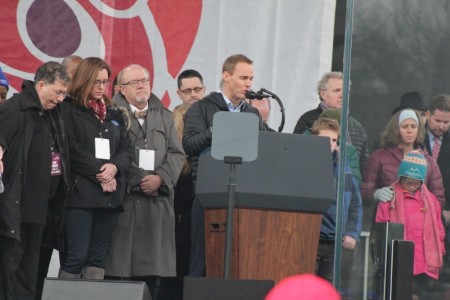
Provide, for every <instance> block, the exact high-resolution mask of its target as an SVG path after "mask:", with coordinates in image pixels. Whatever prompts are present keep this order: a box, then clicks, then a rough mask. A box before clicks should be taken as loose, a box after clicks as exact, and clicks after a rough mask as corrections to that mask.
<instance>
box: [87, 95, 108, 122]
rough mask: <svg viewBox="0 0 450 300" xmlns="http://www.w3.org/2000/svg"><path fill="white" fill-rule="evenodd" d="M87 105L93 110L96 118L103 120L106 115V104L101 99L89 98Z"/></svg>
mask: <svg viewBox="0 0 450 300" xmlns="http://www.w3.org/2000/svg"><path fill="white" fill-rule="evenodd" d="M89 107H91V108H92V109H93V110H94V113H95V115H96V116H97V118H98V119H99V120H100V121H101V122H103V121H104V120H105V117H106V105H105V103H104V102H103V100H102V99H99V100H89Z"/></svg>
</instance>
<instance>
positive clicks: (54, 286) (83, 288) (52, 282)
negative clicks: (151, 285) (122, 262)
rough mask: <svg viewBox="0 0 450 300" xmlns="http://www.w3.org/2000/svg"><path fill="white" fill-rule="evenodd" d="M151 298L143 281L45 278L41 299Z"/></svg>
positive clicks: (141, 299) (100, 299)
mask: <svg viewBox="0 0 450 300" xmlns="http://www.w3.org/2000/svg"><path fill="white" fill-rule="evenodd" d="M74 299H76V300H92V299H95V300H124V299H125V300H152V297H151V296H150V292H149V290H148V288H147V285H146V284H145V282H138V281H120V280H82V279H59V278H46V279H45V282H44V290H43V293H42V300H74Z"/></svg>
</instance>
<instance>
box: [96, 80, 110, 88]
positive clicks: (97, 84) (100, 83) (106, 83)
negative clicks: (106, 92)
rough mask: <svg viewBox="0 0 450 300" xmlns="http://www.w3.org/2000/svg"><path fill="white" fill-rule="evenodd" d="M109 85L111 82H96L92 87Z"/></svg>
mask: <svg viewBox="0 0 450 300" xmlns="http://www.w3.org/2000/svg"><path fill="white" fill-rule="evenodd" d="M110 83H111V80H96V81H94V86H96V87H99V86H101V85H104V86H107V85H108V84H110Z"/></svg>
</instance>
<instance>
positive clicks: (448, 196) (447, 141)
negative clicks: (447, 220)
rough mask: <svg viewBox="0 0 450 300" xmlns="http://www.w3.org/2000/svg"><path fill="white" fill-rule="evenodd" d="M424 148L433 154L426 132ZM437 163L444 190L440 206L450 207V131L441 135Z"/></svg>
mask: <svg viewBox="0 0 450 300" xmlns="http://www.w3.org/2000/svg"><path fill="white" fill-rule="evenodd" d="M425 148H426V149H427V152H428V154H429V155H430V156H433V152H432V150H431V146H430V140H429V136H428V132H427V135H426V136H425ZM437 164H438V166H439V169H440V170H441V174H442V181H443V183H444V191H445V207H442V209H450V168H449V165H450V133H448V132H447V133H446V134H444V136H443V137H442V144H441V148H440V150H439V156H438V159H437Z"/></svg>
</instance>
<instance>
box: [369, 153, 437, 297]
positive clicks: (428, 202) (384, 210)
mask: <svg viewBox="0 0 450 300" xmlns="http://www.w3.org/2000/svg"><path fill="white" fill-rule="evenodd" d="M426 174H427V160H426V159H425V157H424V156H423V154H422V153H421V152H420V151H417V150H413V151H411V152H410V153H408V154H407V155H406V156H405V157H404V158H403V161H402V162H401V164H400V167H399V170H398V180H397V181H396V182H394V183H393V184H392V185H391V188H392V189H393V191H394V196H393V198H392V199H391V201H389V202H379V204H378V209H377V214H376V222H393V223H402V224H404V228H405V240H410V241H413V242H414V290H415V291H416V292H418V291H420V290H424V289H426V287H430V286H432V285H433V282H432V281H435V280H437V279H438V278H439V269H440V268H441V267H442V256H443V254H444V253H445V248H444V237H445V232H444V226H443V224H442V221H441V213H442V212H441V206H440V204H439V202H438V200H437V199H436V197H435V196H434V195H433V194H432V193H430V192H429V191H428V188H427V187H426V185H425V184H424V183H423V182H424V181H425V176H426Z"/></svg>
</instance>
